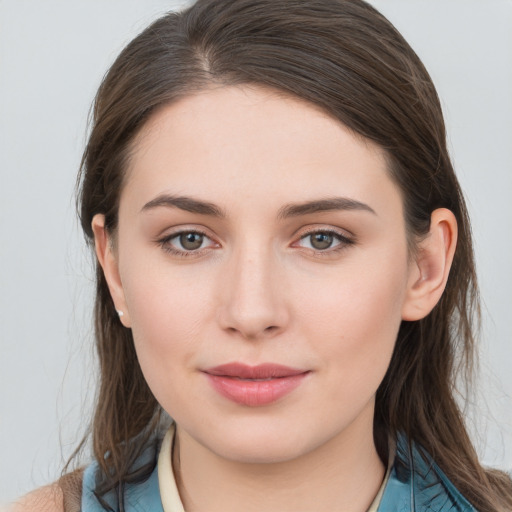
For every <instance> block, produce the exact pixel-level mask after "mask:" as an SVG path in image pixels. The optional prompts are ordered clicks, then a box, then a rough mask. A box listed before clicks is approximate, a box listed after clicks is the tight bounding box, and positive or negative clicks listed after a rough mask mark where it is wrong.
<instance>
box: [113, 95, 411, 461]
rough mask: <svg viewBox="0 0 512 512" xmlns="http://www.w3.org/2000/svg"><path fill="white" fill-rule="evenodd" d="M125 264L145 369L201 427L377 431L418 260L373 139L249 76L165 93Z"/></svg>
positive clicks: (123, 206) (126, 300)
mask: <svg viewBox="0 0 512 512" xmlns="http://www.w3.org/2000/svg"><path fill="white" fill-rule="evenodd" d="M115 265H116V268H117V269H118V281H119V283H118V286H117V288H116V286H112V285H111V290H112V294H113V298H114V301H115V303H116V306H117V307H118V308H120V309H123V310H124V316H123V317H122V319H121V320H122V321H123V323H124V324H125V325H126V326H128V327H130V328H131V329H132V331H133V336H134V340H135V346H136V350H137V355H138V358H139V361H140V365H141V367H142V370H143V372H144V375H145V377H146V379H147V382H148V384H149V386H150V388H151V390H152V392H153V393H154V395H155V397H156V398H157V400H158V401H159V402H160V404H161V405H162V406H163V408H164V409H165V410H166V411H167V412H168V413H169V414H170V415H171V416H172V417H173V418H174V419H175V420H176V422H177V424H178V426H179V429H180V430H181V431H182V432H183V433H184V434H186V435H188V436H189V437H190V438H191V439H194V440H195V441H197V442H198V443H200V444H201V445H202V446H204V447H206V448H208V449H210V450H211V451H212V452H215V453H216V454H219V455H221V456H223V457H226V458H229V459H232V460H238V461H284V460H290V459H293V458H294V457H297V456H299V455H301V454H305V453H308V452H310V451H312V450H315V449H317V448H319V447H321V446H325V445H326V444H328V443H329V442H331V441H332V440H334V439H337V438H340V436H344V435H347V433H349V432H350V431H351V430H353V431H354V430H357V431H365V432H370V433H371V426H372V421H373V407H374V396H375V393H376V390H377V388H378V386H379V384H380V382H381V380H382V379H383V377H384V374H385V372H386V369H387V367H388V364H389V361H390V358H391V354H392V351H393V347H394V343H395V339H396V335H397V332H398V328H399V325H400V322H401V320H402V317H403V310H404V307H405V305H406V303H407V300H408V299H407V297H408V294H407V290H408V287H409V286H410V285H409V282H410V273H411V272H410V264H409V258H408V252H407V239H406V230H405V224H404V215H403V210H402V200H401V197H400V192H399V190H398V188H397V186H396V185H395V184H394V183H393V181H392V180H391V179H390V177H389V174H388V172H387V169H386V164H385V159H384V155H383V154H382V152H381V151H380V150H379V149H378V148H377V147H375V146H373V145H372V144H371V143H370V142H368V141H365V140H362V139H361V138H358V137H356V136H354V135H353V134H352V133H351V132H350V131H348V129H346V128H345V127H344V126H343V125H341V124H340V123H339V122H337V121H335V120H333V119H332V118H330V117H328V116H327V115H326V114H324V113H322V112H321V111H319V110H318V109H317V108H316V107H314V106H313V105H310V104H308V103H305V102H302V101H300V100H297V99H293V98H288V97H283V95H280V94H277V93H275V92H273V91H271V90H264V89H260V88H256V87H243V88H235V87H223V88H218V89H212V90H208V91H205V92H201V93H198V94H196V95H193V96H190V97H187V98H185V99H182V100H180V101H178V102H176V103H174V104H171V105H169V106H166V107H165V108H163V109H162V110H160V111H159V112H157V113H156V114H155V115H154V116H153V117H152V118H151V119H150V120H149V122H148V123H147V124H146V125H145V127H144V128H143V129H142V131H141V133H140V134H139V136H138V138H137V141H136V144H135V146H134V152H133V157H132V159H131V162H130V164H129V168H128V170H127V179H126V184H125V187H124V189H123V191H122V195H121V201H120V209H119V228H118V233H117V238H116V242H115ZM112 280H115V279H113V278H111V279H110V281H112ZM226 365H227V366H226ZM261 365H263V366H261ZM283 367H284V368H283Z"/></svg>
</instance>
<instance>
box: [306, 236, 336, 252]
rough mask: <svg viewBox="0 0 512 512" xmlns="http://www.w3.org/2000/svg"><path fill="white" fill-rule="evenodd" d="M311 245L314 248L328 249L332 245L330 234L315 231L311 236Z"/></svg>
mask: <svg viewBox="0 0 512 512" xmlns="http://www.w3.org/2000/svg"><path fill="white" fill-rule="evenodd" d="M311 245H312V246H313V247H314V248H315V249H328V248H329V247H330V246H331V245H332V235H329V234H328V233H316V234H314V235H313V236H312V239H311Z"/></svg>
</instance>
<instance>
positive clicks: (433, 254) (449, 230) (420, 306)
mask: <svg viewBox="0 0 512 512" xmlns="http://www.w3.org/2000/svg"><path fill="white" fill-rule="evenodd" d="M456 245H457V220H456V219H455V215H454V214H453V213H452V212H451V211H450V210H448V209H446V208H438V209H437V210H434V212H432V216H431V221H430V230H429V233H428V235H427V236H426V237H425V238H424V239H423V240H422V241H421V242H420V243H419V246H418V250H417V254H416V258H415V260H414V262H413V263H412V264H411V270H410V274H409V282H408V287H407V296H406V299H405V301H404V305H403V308H402V320H408V321H415V320H420V319H421V318H424V317H426V316H427V315H428V314H429V313H430V312H431V311H432V309H434V307H435V305H436V304H437V303H438V302H439V299H440V298H441V295H442V294H443V292H444V289H445V287H446V282H447V280H448V275H449V273H450V268H451V265H452V261H453V256H454V254H455V247H456Z"/></svg>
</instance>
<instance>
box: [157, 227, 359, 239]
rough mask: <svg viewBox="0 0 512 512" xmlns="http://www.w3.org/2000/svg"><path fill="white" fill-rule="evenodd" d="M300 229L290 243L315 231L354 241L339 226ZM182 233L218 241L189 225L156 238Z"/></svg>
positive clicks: (205, 230)
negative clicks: (194, 234)
mask: <svg viewBox="0 0 512 512" xmlns="http://www.w3.org/2000/svg"><path fill="white" fill-rule="evenodd" d="M302 229H303V228H301V229H299V230H297V231H296V232H295V234H294V235H293V241H292V244H293V243H296V242H298V241H299V240H302V239H303V238H306V237H308V236H310V235H312V234H315V233H329V234H333V235H335V236H338V237H339V238H340V239H342V240H343V239H344V240H350V241H351V242H354V241H355V236H354V235H353V234H352V233H350V232H348V231H347V230H345V229H341V228H337V227H333V226H320V225H318V226H311V227H309V228H305V229H304V230H302ZM184 233H197V234H200V235H202V236H204V237H206V238H208V239H209V240H211V241H212V242H213V243H217V244H218V243H220V242H218V241H217V238H218V237H215V236H213V235H211V234H209V230H208V229H206V228H203V227H190V228H187V227H184V228H183V227H180V228H177V229H176V230H175V231H172V232H170V233H168V234H165V235H161V236H158V237H157V239H156V240H157V241H158V242H165V241H170V240H172V239H174V238H176V237H177V236H180V235H182V234H184Z"/></svg>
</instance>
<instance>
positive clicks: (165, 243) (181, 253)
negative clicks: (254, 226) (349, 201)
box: [157, 229, 356, 258]
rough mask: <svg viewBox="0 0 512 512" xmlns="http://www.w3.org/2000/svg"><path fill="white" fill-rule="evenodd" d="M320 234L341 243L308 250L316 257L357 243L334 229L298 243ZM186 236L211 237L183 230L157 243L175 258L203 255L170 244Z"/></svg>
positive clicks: (303, 237)
mask: <svg viewBox="0 0 512 512" xmlns="http://www.w3.org/2000/svg"><path fill="white" fill-rule="evenodd" d="M318 233H321V234H325V235H330V236H333V237H334V238H335V239H336V240H337V241H338V242H339V244H338V245H336V246H335V247H334V248H327V249H325V250H320V249H308V250H311V251H313V252H314V253H315V256H319V257H328V256H330V255H332V254H337V253H338V252H340V251H343V250H345V249H346V248H347V247H349V246H351V245H354V244H355V243H356V240H355V239H353V238H348V237H347V236H345V235H343V234H341V233H340V232H338V231H336V230H333V229H312V230H310V231H307V232H306V233H303V234H302V235H301V237H300V238H299V240H298V241H301V240H304V239H306V238H307V237H309V236H312V235H315V234H318ZM184 234H194V235H200V236H203V237H205V238H208V239H209V236H208V235H207V234H206V233H205V232H204V231H201V230H199V229H189V230H182V231H176V232H174V233H171V234H170V235H167V236H165V237H164V238H161V239H159V240H157V243H158V245H160V246H161V247H162V249H163V250H164V251H165V252H167V253H169V254H172V255H173V256H178V257H180V258H188V257H191V256H197V255H198V254H201V252H202V251H203V250H204V249H206V248H203V249H196V250H181V249H176V248H174V247H173V246H172V245H171V244H170V242H171V240H174V239H175V238H178V237H179V236H181V235H184ZM295 243H297V242H295Z"/></svg>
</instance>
